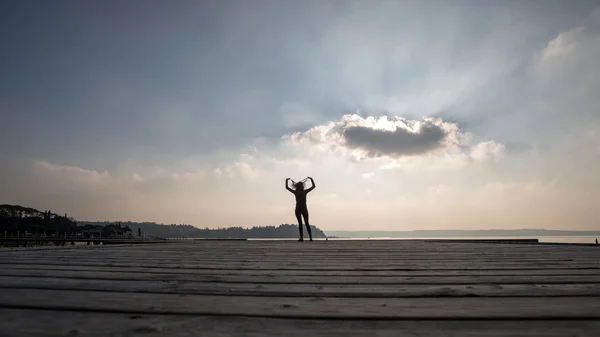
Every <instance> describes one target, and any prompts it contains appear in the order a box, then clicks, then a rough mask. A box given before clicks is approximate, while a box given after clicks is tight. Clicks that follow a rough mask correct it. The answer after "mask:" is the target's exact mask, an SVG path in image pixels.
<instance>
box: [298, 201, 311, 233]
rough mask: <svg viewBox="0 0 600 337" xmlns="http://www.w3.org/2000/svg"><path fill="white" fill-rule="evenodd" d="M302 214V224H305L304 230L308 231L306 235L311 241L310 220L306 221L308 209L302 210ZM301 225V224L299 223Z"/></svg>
mask: <svg viewBox="0 0 600 337" xmlns="http://www.w3.org/2000/svg"><path fill="white" fill-rule="evenodd" d="M302 215H303V216H304V225H305V226H306V231H307V232H308V236H309V237H310V241H312V232H311V230H310V222H308V209H306V208H305V209H304V210H302ZM300 227H302V225H300Z"/></svg>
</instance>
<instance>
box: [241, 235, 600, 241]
mask: <svg viewBox="0 0 600 337" xmlns="http://www.w3.org/2000/svg"><path fill="white" fill-rule="evenodd" d="M596 238H598V239H599V240H600V236H598V237H595V236H494V237H482V236H477V237H466V236H465V237H414V238H390V237H370V238H330V239H329V240H444V239H447V240H498V239H512V240H514V239H538V240H539V242H562V243H595V242H596V241H595V240H596ZM305 239H306V238H305ZM250 240H296V239H250ZM317 240H325V239H317Z"/></svg>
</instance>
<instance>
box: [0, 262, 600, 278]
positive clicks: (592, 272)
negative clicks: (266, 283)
mask: <svg viewBox="0 0 600 337" xmlns="http://www.w3.org/2000/svg"><path fill="white" fill-rule="evenodd" d="M224 268H226V267H224ZM0 269H4V270H11V269H16V270H22V269H32V270H46V271H52V270H56V271H77V270H81V271H96V272H117V273H118V272H122V271H126V272H129V273H138V272H144V273H177V274H192V275H248V276H260V275H265V274H269V275H274V276H289V275H303V276H321V277H328V276H335V277H341V276H364V277H379V276H411V277H422V276H460V275H470V276H486V275H494V276H515V275H519V276H524V275H537V276H555V275H565V274H568V275H588V276H596V275H600V269H573V268H571V269H519V270H504V271H503V270H498V269H493V270H465V269H458V270H447V269H442V270H369V271H365V270H324V269H314V270H290V269H275V270H265V269H262V268H261V269H235V268H227V269H205V268H203V267H196V268H182V267H181V266H180V265H175V266H174V267H171V268H168V267H165V266H143V267H139V266H136V265H131V264H117V265H115V264H111V265H110V266H107V265H103V264H100V263H96V264H92V265H91V266H90V265H64V264H61V263H57V264H51V265H50V264H39V263H31V264H18V263H6V264H3V263H0Z"/></svg>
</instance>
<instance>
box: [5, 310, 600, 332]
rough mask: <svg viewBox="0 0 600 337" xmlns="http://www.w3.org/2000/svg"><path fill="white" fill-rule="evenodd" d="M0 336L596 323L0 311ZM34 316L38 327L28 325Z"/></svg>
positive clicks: (576, 325) (559, 328)
mask: <svg viewBox="0 0 600 337" xmlns="http://www.w3.org/2000/svg"><path fill="white" fill-rule="evenodd" d="M0 317H2V320H0V336H2V337H12V336H31V337H72V336H89V337H105V336H113V337H138V336H144V337H164V336H169V337H191V336H202V337H230V336H252V337H280V336H291V337H305V336H311V337H312V336H315V337H333V336H357V337H372V336H378V337H398V336H400V337H403V336H419V337H541V336H544V337H565V336H569V337H571V336H577V337H597V336H598V332H599V331H600V322H597V321H589V320H588V321H545V320H539V321H518V320H517V321H513V320H507V321H489V320H488V321H485V320H483V321H481V320H479V321H469V320H463V321H448V320H427V321H418V320H415V321H413V320H407V321H361V320H356V321H332V320H318V319H317V320H294V319H277V318H247V317H218V316H177V315H167V316H165V315H137V314H136V315H131V314H118V313H90V312H73V311H69V312H61V311H58V312H56V311H45V310H19V309H0ZM31 317H35V318H36V321H37V322H39V324H31V323H30V319H31Z"/></svg>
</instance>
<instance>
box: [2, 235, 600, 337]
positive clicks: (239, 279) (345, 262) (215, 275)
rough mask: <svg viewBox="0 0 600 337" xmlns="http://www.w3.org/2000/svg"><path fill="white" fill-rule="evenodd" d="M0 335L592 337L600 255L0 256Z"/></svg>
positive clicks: (289, 246)
mask: <svg viewBox="0 0 600 337" xmlns="http://www.w3.org/2000/svg"><path fill="white" fill-rule="evenodd" d="M0 317H2V318H1V319H0V336H1V337H4V336H109V335H110V336H188V335H189V336H191V335H194V336H197V335H201V336H256V337H258V336H600V247H594V246H576V245H565V246H557V245H544V244H476V243H458V242H455V243H448V242H419V241H401V240H398V241H379V240H367V241H341V240H340V241H336V240H329V241H315V242H302V243H300V242H296V241H211V240H207V241H193V242H181V243H169V244H155V245H130V246H129V245H128V246H106V247H93V248H92V247H90V248H78V249H53V250H31V251H26V250H19V251H0Z"/></svg>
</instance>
